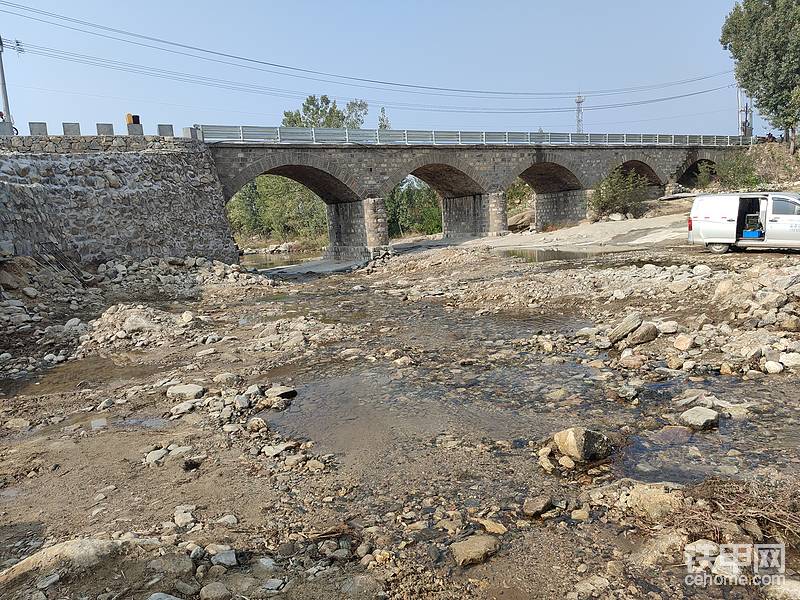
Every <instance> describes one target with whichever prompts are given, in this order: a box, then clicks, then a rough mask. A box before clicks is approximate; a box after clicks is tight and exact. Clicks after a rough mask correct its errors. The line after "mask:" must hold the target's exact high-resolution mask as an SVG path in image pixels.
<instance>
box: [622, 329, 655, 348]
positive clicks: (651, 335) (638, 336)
mask: <svg viewBox="0 0 800 600" xmlns="http://www.w3.org/2000/svg"><path fill="white" fill-rule="evenodd" d="M657 337H658V327H657V326H656V324H655V323H642V324H641V325H639V327H637V328H636V329H635V330H634V331H633V333H631V334H630V335H629V336H628V345H630V346H639V345H640V344H646V343H647V342H652V341H653V340H654V339H656V338H657Z"/></svg>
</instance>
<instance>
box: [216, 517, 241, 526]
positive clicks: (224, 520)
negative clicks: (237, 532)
mask: <svg viewBox="0 0 800 600" xmlns="http://www.w3.org/2000/svg"><path fill="white" fill-rule="evenodd" d="M217 523H219V524H220V525H228V526H229V527H232V526H233V525H237V524H238V523H239V519H237V518H236V515H225V516H224V517H220V518H219V519H217Z"/></svg>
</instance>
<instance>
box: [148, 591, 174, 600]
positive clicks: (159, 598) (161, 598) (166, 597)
mask: <svg viewBox="0 0 800 600" xmlns="http://www.w3.org/2000/svg"><path fill="white" fill-rule="evenodd" d="M147 600H183V598H178V597H177V596H173V595H172V594H165V593H164V592H156V593H155V594H150V595H149V596H148V597H147Z"/></svg>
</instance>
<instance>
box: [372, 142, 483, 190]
mask: <svg viewBox="0 0 800 600" xmlns="http://www.w3.org/2000/svg"><path fill="white" fill-rule="evenodd" d="M409 175H413V176H414V177H417V178H419V179H421V180H422V181H424V182H425V183H427V184H428V185H429V186H430V187H431V188H433V189H434V190H435V191H436V192H437V193H438V194H439V195H440V196H442V197H443V198H460V197H464V196H475V195H478V194H484V193H486V191H487V190H488V188H489V184H488V182H487V181H486V179H485V178H484V176H483V174H482V173H480V172H479V171H478V170H477V169H475V168H474V167H473V166H472V165H470V164H469V163H468V162H466V161H463V160H460V159H458V158H457V157H455V156H452V153H449V154H445V153H443V152H431V153H430V154H425V155H418V156H415V157H413V158H412V159H411V160H408V161H406V162H404V163H403V164H402V165H401V166H400V167H398V168H396V169H394V171H392V172H391V173H390V174H389V175H388V176H387V177H386V179H385V180H384V182H383V184H382V185H380V187H379V189H378V192H377V193H376V196H378V197H380V198H385V197H386V196H387V195H389V193H390V192H391V191H392V190H393V189H394V188H395V187H396V186H397V185H398V184H400V183H401V182H402V181H403V180H404V179H405V178H406V177H408V176H409Z"/></svg>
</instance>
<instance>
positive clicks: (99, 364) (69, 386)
mask: <svg viewBox="0 0 800 600" xmlns="http://www.w3.org/2000/svg"><path fill="white" fill-rule="evenodd" d="M130 358H131V360H132V361H135V360H136V357H135V355H131V356H130ZM164 368H165V366H164V364H162V363H150V364H140V363H137V362H132V363H129V364H121V363H119V362H116V361H114V360H112V359H110V358H107V357H102V356H90V357H87V358H82V359H80V360H74V361H67V362H63V363H61V364H60V365H57V366H55V367H53V368H51V369H48V370H46V371H41V372H40V373H37V374H36V375H35V376H34V377H31V378H23V379H16V380H3V381H0V391H2V392H4V393H8V394H10V395H25V394H57V393H63V392H69V391H75V390H77V389H80V388H90V387H93V386H97V385H98V384H101V383H105V382H109V381H113V382H115V383H119V382H123V381H132V380H137V379H141V378H145V377H149V376H150V375H153V374H154V373H158V372H161V371H162V370H164Z"/></svg>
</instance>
